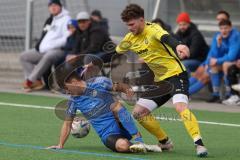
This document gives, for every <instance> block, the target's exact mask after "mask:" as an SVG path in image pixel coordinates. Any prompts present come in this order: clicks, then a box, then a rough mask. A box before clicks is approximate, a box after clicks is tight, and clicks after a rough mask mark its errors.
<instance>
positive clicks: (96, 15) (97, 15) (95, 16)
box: [91, 10, 109, 33]
mask: <svg viewBox="0 0 240 160" xmlns="http://www.w3.org/2000/svg"><path fill="white" fill-rule="evenodd" d="M91 19H92V20H93V21H95V22H98V23H99V24H100V25H101V26H102V27H103V28H104V29H106V31H107V33H109V25H108V19H107V18H103V17H102V13H101V11H99V10H94V11H92V13H91Z"/></svg>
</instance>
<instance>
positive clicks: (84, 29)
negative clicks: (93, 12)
mask: <svg viewBox="0 0 240 160" xmlns="http://www.w3.org/2000/svg"><path fill="white" fill-rule="evenodd" d="M77 20H78V26H79V29H80V32H81V33H80V34H78V35H77V42H76V45H75V46H74V49H73V51H72V52H71V53H70V54H69V55H68V56H67V59H68V60H71V59H73V58H75V57H76V56H78V55H86V54H87V55H88V56H87V57H90V56H91V55H94V56H97V57H98V58H101V59H102V60H103V61H104V62H106V61H108V60H109V56H110V54H107V53H105V52H104V51H103V46H104V44H105V43H107V42H109V41H110V40H111V39H110V38H109V35H108V33H107V32H106V30H105V29H103V27H102V26H101V25H99V23H96V22H94V21H91V19H90V15H89V14H88V13H87V12H80V13H78V15H77Z"/></svg>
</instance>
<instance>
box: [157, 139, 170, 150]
mask: <svg viewBox="0 0 240 160" xmlns="http://www.w3.org/2000/svg"><path fill="white" fill-rule="evenodd" d="M158 146H159V147H160V148H161V149H162V150H163V151H171V150H173V142H172V141H171V139H168V141H167V142H166V143H165V144H161V143H159V144H158Z"/></svg>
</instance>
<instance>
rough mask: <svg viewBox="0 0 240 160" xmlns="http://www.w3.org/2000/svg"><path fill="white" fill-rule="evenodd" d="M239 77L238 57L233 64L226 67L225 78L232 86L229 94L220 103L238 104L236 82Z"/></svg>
mask: <svg viewBox="0 0 240 160" xmlns="http://www.w3.org/2000/svg"><path fill="white" fill-rule="evenodd" d="M239 77H240V59H238V60H237V62H236V64H233V65H232V66H230V67H229V68H228V71H227V79H228V81H229V85H230V86H233V87H232V89H231V96H230V97H229V98H228V99H226V100H224V101H223V102H222V103H223V104H226V105H238V104H240V97H239V92H238V91H237V89H236V88H237V86H236V85H237V84H238V81H239Z"/></svg>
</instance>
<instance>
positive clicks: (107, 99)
mask: <svg viewBox="0 0 240 160" xmlns="http://www.w3.org/2000/svg"><path fill="white" fill-rule="evenodd" d="M86 84H87V88H86V90H85V91H84V93H83V94H82V95H81V96H77V97H71V98H70V100H69V107H68V109H67V111H66V113H67V115H69V116H74V115H75V114H76V111H77V110H80V111H81V112H82V114H83V115H84V116H85V118H86V119H88V120H89V122H90V123H91V125H92V127H93V128H94V129H95V131H96V132H97V134H98V135H99V137H100V138H101V140H102V141H103V142H104V143H105V140H106V138H107V137H108V136H109V135H112V134H119V133H120V131H121V129H120V128H119V125H118V122H117V121H116V119H115V117H114V114H113V112H112V111H111V109H110V106H111V104H113V103H114V99H113V95H112V94H111V92H110V91H111V90H112V81H111V80H110V79H108V78H106V77H97V78H92V79H89V80H88V81H87V82H86Z"/></svg>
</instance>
